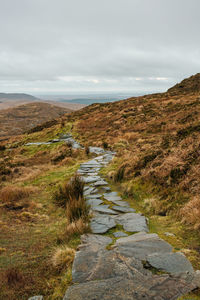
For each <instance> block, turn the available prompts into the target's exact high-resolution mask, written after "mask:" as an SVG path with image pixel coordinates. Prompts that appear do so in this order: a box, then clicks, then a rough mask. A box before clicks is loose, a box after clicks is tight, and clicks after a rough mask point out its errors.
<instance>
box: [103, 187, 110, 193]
mask: <svg viewBox="0 0 200 300" xmlns="http://www.w3.org/2000/svg"><path fill="white" fill-rule="evenodd" d="M103 189H104V191H106V192H109V191H110V190H111V189H110V187H109V186H104V188H103Z"/></svg>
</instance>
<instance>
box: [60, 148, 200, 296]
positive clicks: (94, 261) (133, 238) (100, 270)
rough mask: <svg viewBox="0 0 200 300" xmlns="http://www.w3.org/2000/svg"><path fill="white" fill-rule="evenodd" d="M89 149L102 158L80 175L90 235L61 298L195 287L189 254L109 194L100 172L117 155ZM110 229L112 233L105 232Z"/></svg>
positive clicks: (176, 292) (175, 292)
mask: <svg viewBox="0 0 200 300" xmlns="http://www.w3.org/2000/svg"><path fill="white" fill-rule="evenodd" d="M90 152H94V153H96V154H97V155H99V154H100V156H98V157H97V158H95V159H92V160H90V161H88V162H86V163H83V164H81V166H80V169H79V170H78V173H79V174H81V176H82V177H83V179H84V181H85V182H86V183H87V186H86V187H85V190H84V194H85V197H86V199H87V200H86V201H87V203H88V204H89V205H90V209H91V212H92V214H93V216H92V219H91V224H90V225H91V230H92V234H88V235H83V236H82V243H81V246H80V248H79V251H77V253H76V256H75V260H74V263H73V268H72V281H73V285H72V286H71V287H70V288H69V289H68V290H67V292H66V294H65V296H64V298H63V300H86V299H87V300H133V299H138V300H139V299H148V300H149V299H150V300H151V299H152V300H172V299H174V300H175V299H177V298H178V297H180V296H181V295H183V294H186V293H187V292H189V291H191V290H193V289H195V288H196V287H197V286H198V285H200V275H199V273H197V274H196V273H195V272H194V270H193V268H192V265H191V264H190V262H189V261H188V260H187V259H186V257H185V256H184V255H183V254H181V253H174V252H173V248H172V246H171V245H170V244H168V243H167V242H165V241H164V240H162V239H161V238H160V237H159V236H158V235H157V234H154V233H148V231H149V229H148V224H147V219H146V218H145V216H143V215H141V214H140V213H136V212H135V210H134V209H133V208H131V207H130V205H129V204H128V203H127V202H125V201H123V200H122V198H121V197H120V196H119V195H118V194H117V193H116V192H111V191H110V188H109V187H108V186H107V185H108V183H107V182H106V181H105V180H104V179H102V178H101V177H100V175H98V174H97V173H98V170H99V169H100V167H101V166H104V165H105V164H107V163H108V162H109V161H110V160H111V159H112V157H113V155H114V153H111V152H106V151H105V150H103V149H101V148H97V147H90ZM94 174H95V175H94ZM103 191H104V192H103ZM105 191H107V192H106V193H105ZM119 226H120V231H119ZM117 229H118V230H117ZM108 231H109V237H108V236H105V235H103V234H105V233H107V232H108ZM151 269H154V270H156V269H157V270H158V271H159V272H158V274H155V272H154V273H153V272H152V271H151ZM160 271H162V272H160ZM160 273H161V274H160ZM162 273H163V274H162Z"/></svg>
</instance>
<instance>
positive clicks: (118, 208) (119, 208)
mask: <svg viewBox="0 0 200 300" xmlns="http://www.w3.org/2000/svg"><path fill="white" fill-rule="evenodd" d="M112 209H114V210H116V211H118V212H121V213H128V212H135V209H133V208H130V207H124V206H116V205H114V206H113V207H112Z"/></svg>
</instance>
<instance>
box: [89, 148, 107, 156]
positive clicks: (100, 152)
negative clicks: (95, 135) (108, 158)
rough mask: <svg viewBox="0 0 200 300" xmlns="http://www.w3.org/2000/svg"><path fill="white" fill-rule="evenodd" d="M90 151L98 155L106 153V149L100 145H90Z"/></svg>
mask: <svg viewBox="0 0 200 300" xmlns="http://www.w3.org/2000/svg"><path fill="white" fill-rule="evenodd" d="M89 151H90V153H95V154H97V155H98V154H102V153H105V150H104V149H103V148H100V147H92V146H90V147H89Z"/></svg>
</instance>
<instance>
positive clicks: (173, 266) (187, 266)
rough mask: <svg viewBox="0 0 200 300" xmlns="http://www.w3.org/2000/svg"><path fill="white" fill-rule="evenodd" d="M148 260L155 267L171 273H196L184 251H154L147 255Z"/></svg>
mask: <svg viewBox="0 0 200 300" xmlns="http://www.w3.org/2000/svg"><path fill="white" fill-rule="evenodd" d="M147 262H148V263H149V264H150V265H151V266H152V267H154V268H156V269H159V270H162V271H165V272H167V273H170V274H176V275H179V274H181V273H185V272H187V273H194V270H193V267H192V265H191V263H190V262H189V261H188V260H187V258H186V257H185V255H184V254H182V253H154V254H150V255H148V256H147Z"/></svg>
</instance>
